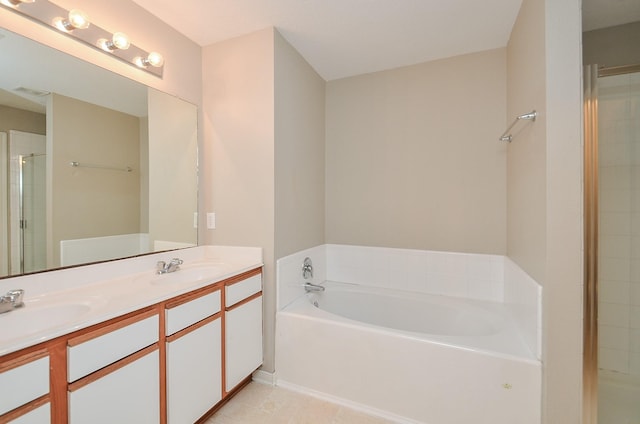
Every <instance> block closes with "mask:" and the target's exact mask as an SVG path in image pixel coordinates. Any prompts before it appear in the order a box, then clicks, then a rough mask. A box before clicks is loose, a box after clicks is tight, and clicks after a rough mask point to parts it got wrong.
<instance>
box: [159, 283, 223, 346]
mask: <svg viewBox="0 0 640 424" xmlns="http://www.w3.org/2000/svg"><path fill="white" fill-rule="evenodd" d="M218 312H220V290H216V291H214V292H213V293H209V294H207V295H204V296H201V297H199V298H197V299H194V300H191V301H189V302H187V303H183V304H182V305H179V306H176V307H173V308H170V309H167V310H166V311H165V314H166V320H167V321H166V335H167V336H170V335H171V334H173V333H175V332H177V331H180V330H182V329H183V328H186V327H188V326H190V325H192V324H195V323H196V322H198V321H200V320H203V319H205V318H206V317H208V316H211V315H213V314H216V313H218Z"/></svg>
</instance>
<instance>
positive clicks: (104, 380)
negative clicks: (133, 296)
mask: <svg viewBox="0 0 640 424" xmlns="http://www.w3.org/2000/svg"><path fill="white" fill-rule="evenodd" d="M158 336H159V317H158V313H157V310H156V309H151V310H146V311H145V312H141V313H139V314H135V315H134V316H130V317H128V318H126V319H124V320H121V321H116V322H114V323H112V324H110V325H108V326H106V327H102V328H98V329H96V330H95V331H92V332H89V333H86V334H81V335H79V336H77V337H74V338H71V339H69V340H68V342H67V346H68V348H67V363H68V365H67V367H68V374H67V375H68V377H67V378H68V381H69V384H68V392H69V393H68V404H69V422H70V423H71V424H81V423H92V424H101V423H105V424H112V423H116V422H120V423H124V422H131V423H133V422H135V423H149V424H151V423H158V422H159V421H160V355H159V346H158Z"/></svg>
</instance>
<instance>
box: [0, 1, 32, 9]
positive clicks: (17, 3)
mask: <svg viewBox="0 0 640 424" xmlns="http://www.w3.org/2000/svg"><path fill="white" fill-rule="evenodd" d="M34 1H36V0H0V3H2V4H4V5H5V6H9V7H13V8H14V9H15V8H16V7H18V6H20V5H21V4H22V3H33V2H34Z"/></svg>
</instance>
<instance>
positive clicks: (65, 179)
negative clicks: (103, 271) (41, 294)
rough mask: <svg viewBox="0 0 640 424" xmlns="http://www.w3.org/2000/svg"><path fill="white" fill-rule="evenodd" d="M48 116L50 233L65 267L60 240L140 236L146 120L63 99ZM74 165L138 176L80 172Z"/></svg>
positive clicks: (50, 108) (55, 99) (51, 103)
mask: <svg viewBox="0 0 640 424" xmlns="http://www.w3.org/2000/svg"><path fill="white" fill-rule="evenodd" d="M47 110H48V113H47V181H48V182H49V188H48V193H50V197H49V198H48V199H47V202H48V205H49V207H50V210H49V215H48V216H49V219H48V221H47V222H54V223H55V225H47V231H49V232H50V234H51V237H50V238H49V240H50V241H51V243H53V246H52V253H53V257H50V260H51V261H53V263H52V264H50V265H53V266H59V260H60V240H70V239H77V238H85V237H100V236H107V235H114V234H129V233H137V232H139V231H140V200H139V199H140V167H139V162H140V145H139V136H140V120H139V119H138V118H137V117H135V116H131V115H127V114H124V113H122V112H117V111H114V110H111V109H106V108H103V107H100V106H96V105H92V104H90V103H85V102H81V101H79V100H75V99H71V98H68V97H64V96H60V95H57V94H52V95H51V98H50V101H49V105H48V107H47ZM72 161H75V162H80V163H86V164H95V165H104V166H114V167H119V168H124V167H127V166H128V167H131V168H132V169H133V171H132V172H125V171H119V170H108V169H94V168H85V167H77V168H75V167H71V166H70V165H69V163H70V162H72ZM52 181H53V182H55V184H51V182H52ZM48 256H49V255H48Z"/></svg>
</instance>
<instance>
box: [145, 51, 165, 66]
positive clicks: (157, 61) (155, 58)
mask: <svg viewBox="0 0 640 424" xmlns="http://www.w3.org/2000/svg"><path fill="white" fill-rule="evenodd" d="M147 60H148V61H149V65H151V66H155V67H156V68H159V67H161V66H162V65H164V57H162V55H161V54H160V53H158V52H151V53H149V56H147Z"/></svg>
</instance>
